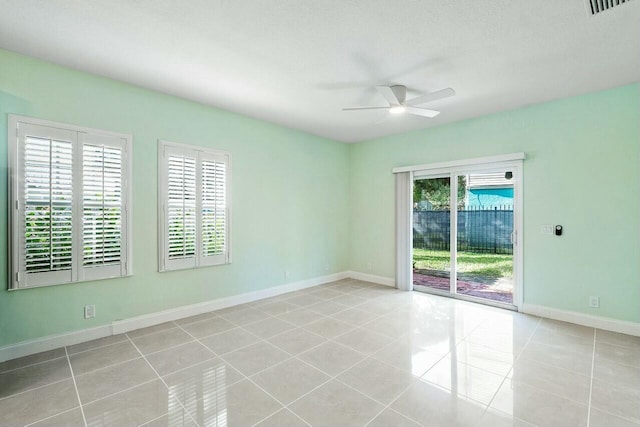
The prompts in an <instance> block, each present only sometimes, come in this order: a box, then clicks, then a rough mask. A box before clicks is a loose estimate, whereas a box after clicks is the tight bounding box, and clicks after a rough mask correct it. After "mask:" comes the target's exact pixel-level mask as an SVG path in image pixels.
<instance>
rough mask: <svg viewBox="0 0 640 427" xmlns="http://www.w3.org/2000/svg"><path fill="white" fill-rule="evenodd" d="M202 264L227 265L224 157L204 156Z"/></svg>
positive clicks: (225, 165) (225, 166) (201, 209)
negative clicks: (223, 263) (225, 263)
mask: <svg viewBox="0 0 640 427" xmlns="http://www.w3.org/2000/svg"><path fill="white" fill-rule="evenodd" d="M201 157H202V160H201V162H200V164H201V167H202V173H201V175H202V195H201V200H202V206H201V208H200V211H201V212H202V252H201V254H200V257H201V261H200V262H201V263H202V264H204V265H208V264H220V263H222V262H225V256H226V246H227V197H226V188H227V182H226V177H227V163H226V162H225V158H224V157H222V156H218V157H216V156H211V155H208V156H207V155H202V156H201Z"/></svg>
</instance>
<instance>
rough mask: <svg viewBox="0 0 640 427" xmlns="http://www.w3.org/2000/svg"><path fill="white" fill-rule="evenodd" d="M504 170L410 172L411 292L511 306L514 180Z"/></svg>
mask: <svg viewBox="0 0 640 427" xmlns="http://www.w3.org/2000/svg"><path fill="white" fill-rule="evenodd" d="M517 179H518V174H517V172H516V170H515V168H510V167H508V166H504V167H494V168H490V167H488V166H485V167H483V168H476V169H467V170H464V169H452V170H450V171H447V172H444V173H443V171H438V172H437V173H434V172H426V171H425V172H424V173H415V174H414V181H413V285H414V289H415V290H420V291H426V292H432V293H437V294H442V295H449V296H456V297H460V298H463V299H471V300H474V301H479V302H485V303H488V304H492V305H501V306H508V307H513V306H514V305H516V300H515V299H514V294H515V293H516V286H515V277H516V275H515V272H516V269H517V266H516V263H515V261H514V260H515V259H517V257H514V255H516V251H515V247H516V242H517V239H516V234H517V233H516V225H517V215H518V214H519V213H518V212H516V206H517V203H516V197H517V196H518V195H517V194H516V191H515V190H516V185H515V183H516V180H517Z"/></svg>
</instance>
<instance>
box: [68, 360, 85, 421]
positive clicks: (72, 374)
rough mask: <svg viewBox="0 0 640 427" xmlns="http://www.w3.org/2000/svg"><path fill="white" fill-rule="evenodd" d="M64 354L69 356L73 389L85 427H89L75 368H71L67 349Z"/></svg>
mask: <svg viewBox="0 0 640 427" xmlns="http://www.w3.org/2000/svg"><path fill="white" fill-rule="evenodd" d="M64 352H65V354H66V355H67V363H68V364H69V370H70V371H71V379H72V380H73V388H74V390H75V391H76V398H77V399H78V405H80V412H82V420H83V421H84V426H85V427H87V417H86V416H85V415H84V409H83V408H82V400H80V392H79V391H78V384H76V376H75V374H74V373H73V366H71V359H70V358H69V352H68V351H67V348H66V347H65V348H64Z"/></svg>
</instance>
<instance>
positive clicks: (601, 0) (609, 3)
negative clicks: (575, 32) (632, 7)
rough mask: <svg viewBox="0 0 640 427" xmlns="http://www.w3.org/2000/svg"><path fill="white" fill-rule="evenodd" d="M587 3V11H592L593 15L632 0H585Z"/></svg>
mask: <svg viewBox="0 0 640 427" xmlns="http://www.w3.org/2000/svg"><path fill="white" fill-rule="evenodd" d="M585 1H586V3H587V11H591V15H597V14H598V13H601V12H605V11H607V10H609V9H613V8H614V7H617V6H622V5H623V4H625V3H629V2H630V1H631V0H585Z"/></svg>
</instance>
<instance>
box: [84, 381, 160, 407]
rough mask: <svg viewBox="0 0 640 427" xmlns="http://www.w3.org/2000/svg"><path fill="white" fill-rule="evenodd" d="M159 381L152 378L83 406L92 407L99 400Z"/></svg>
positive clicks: (90, 401)
mask: <svg viewBox="0 0 640 427" xmlns="http://www.w3.org/2000/svg"><path fill="white" fill-rule="evenodd" d="M157 380H158V379H157V378H152V379H150V380H147V381H143V382H141V383H138V384H135V385H132V386H129V387H127V388H123V389H122V390H118V391H114V392H113V393H109V394H106V395H104V396H102V397H99V398H98V399H93V400H89V401H87V402H84V403H83V404H82V406H87V405H91V404H92V403H95V402H97V401H99V400H103V399H107V398H109V397H111V396H115V395H116V394H119V393H124V392H125V391H129V390H132V389H134V388H136V387H140V386H142V385H146V384H150V383H152V382H154V381H157Z"/></svg>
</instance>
